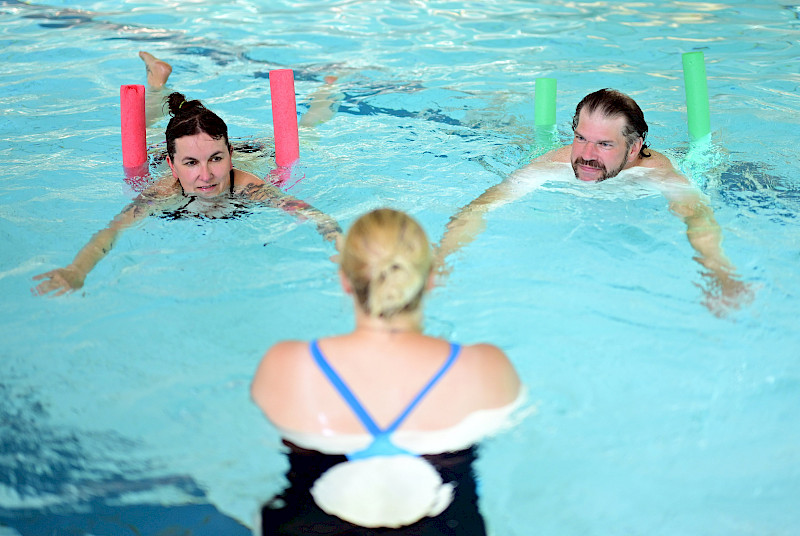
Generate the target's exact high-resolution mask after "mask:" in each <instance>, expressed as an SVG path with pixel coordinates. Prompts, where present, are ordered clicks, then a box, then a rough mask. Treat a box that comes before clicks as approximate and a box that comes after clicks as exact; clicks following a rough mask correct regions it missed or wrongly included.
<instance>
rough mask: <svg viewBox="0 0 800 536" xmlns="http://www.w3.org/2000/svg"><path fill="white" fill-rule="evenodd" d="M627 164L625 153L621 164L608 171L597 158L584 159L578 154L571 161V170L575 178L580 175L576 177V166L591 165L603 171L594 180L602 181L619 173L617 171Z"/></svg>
mask: <svg viewBox="0 0 800 536" xmlns="http://www.w3.org/2000/svg"><path fill="white" fill-rule="evenodd" d="M627 165H628V156H627V155H625V158H623V159H622V164H620V166H619V167H618V168H617V169H614V170H612V171H608V170H607V169H606V167H605V166H604V165H603V164H602V163H601V162H600V161H599V160H584V159H583V158H581V157H580V156H579V157H578V158H576V159H575V161H574V162H572V171H573V172H574V173H575V178H576V179H580V177H578V166H589V167H593V168H595V169H598V170H600V171H602V172H603V173H602V175H600V178H599V179H597V180H596V181H595V182H603V181H604V180H606V179H610V178H611V177H616V176H617V175H619V172H620V171H622V170H623V169H625V166H627Z"/></svg>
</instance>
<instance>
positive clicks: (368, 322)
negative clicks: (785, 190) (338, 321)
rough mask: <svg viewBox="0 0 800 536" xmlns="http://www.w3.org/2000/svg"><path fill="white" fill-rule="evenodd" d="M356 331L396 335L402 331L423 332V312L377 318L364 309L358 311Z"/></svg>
mask: <svg viewBox="0 0 800 536" xmlns="http://www.w3.org/2000/svg"><path fill="white" fill-rule="evenodd" d="M355 332H361V333H383V334H389V335H396V334H400V333H421V332H422V314H421V313H419V312H414V313H406V314H400V315H395V316H393V317H391V318H376V317H374V316H369V315H367V314H366V313H364V312H362V311H356V329H355Z"/></svg>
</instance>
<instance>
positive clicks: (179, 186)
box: [32, 51, 339, 296]
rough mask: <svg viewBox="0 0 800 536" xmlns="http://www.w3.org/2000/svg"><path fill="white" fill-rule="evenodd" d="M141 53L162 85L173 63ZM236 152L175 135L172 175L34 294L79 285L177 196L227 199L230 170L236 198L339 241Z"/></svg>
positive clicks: (153, 81)
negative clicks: (131, 230)
mask: <svg viewBox="0 0 800 536" xmlns="http://www.w3.org/2000/svg"><path fill="white" fill-rule="evenodd" d="M139 57H140V58H141V59H142V61H144V63H145V67H146V71H147V83H148V86H149V87H150V88H151V89H155V90H158V89H161V88H163V87H164V86H165V84H166V83H167V79H168V78H169V75H170V73H171V72H172V67H171V66H170V65H169V64H168V63H166V62H164V61H162V60H159V59H158V58H156V57H155V56H153V55H152V54H150V53H148V52H144V51H142V52H140V53H139ZM148 113H149V110H148ZM232 155H233V151H232V149H231V148H230V146H229V144H228V142H227V140H225V139H223V138H212V137H211V136H209V135H208V134H206V133H204V132H201V133H198V134H194V135H191V136H182V137H180V138H176V139H175V154H174V155H173V156H172V157H167V163H168V165H169V168H170V171H171V175H168V176H166V177H164V178H162V179H160V180H159V181H158V182H156V183H155V184H153V185H151V186H149V187H148V188H147V189H146V190H145V191H144V192H142V193H141V194H140V195H139V196H137V197H136V199H134V201H133V202H132V203H130V204H129V205H128V206H127V207H125V209H123V211H122V212H120V213H119V214H118V215H117V216H116V217H114V219H113V220H112V221H111V222H110V223H109V225H108V226H107V227H106V228H104V229H102V230H100V231H98V232H97V233H95V235H94V236H92V238H91V239H90V240H89V242H88V243H87V244H86V245H85V246H84V247H83V248H81V250H80V251H79V252H78V253H77V255H75V258H74V259H73V261H72V262H71V263H70V264H69V265H67V266H65V267H63V268H56V269H55V270H50V271H49V272H45V273H43V274H40V275H37V276H35V277H34V278H33V279H34V280H35V281H41V282H40V283H39V284H38V285H37V286H36V287H35V288H33V289H32V291H33V293H34V294H36V295H40V296H41V295H47V294H49V295H51V296H61V295H63V294H66V293H69V292H73V291H75V290H78V289H80V288H81V287H83V284H84V282H85V279H86V276H87V275H88V274H89V272H91V270H92V269H93V268H94V267H95V266H96V265H97V263H98V262H100V260H102V259H103V257H105V256H106V254H107V253H108V252H109V251H110V250H111V248H112V247H113V246H114V243H115V242H116V239H117V237H118V236H119V235H120V233H121V232H122V231H124V230H125V229H127V228H128V227H130V226H132V225H134V224H135V223H137V222H138V221H141V220H143V219H145V218H147V217H148V216H150V215H152V214H154V213H156V212H158V211H159V210H161V209H163V208H164V207H165V206H167V205H168V204H169V203H170V201H171V200H174V199H175V198H176V196H182V195H185V196H193V197H196V198H200V199H205V200H209V201H213V200H214V199H215V198H220V199H222V198H224V197H225V196H227V193H228V192H229V191H230V186H231V184H230V180H231V179H230V171H231V170H233V172H234V173H233V181H234V184H233V196H234V197H237V198H244V199H249V200H252V201H257V202H261V203H265V204H267V205H269V206H274V207H277V208H281V209H283V210H285V211H287V212H291V213H293V214H295V215H296V216H298V217H299V218H302V219H310V220H312V221H313V222H314V223H316V225H317V229H318V231H319V232H320V234H322V236H323V237H324V238H325V239H326V240H329V241H332V242H334V243H335V242H336V239H337V237H338V236H339V226H338V224H337V223H336V221H335V220H333V219H332V218H331V217H330V216H328V215H327V214H324V213H323V212H321V211H319V210H317V209H315V208H314V207H312V206H310V205H308V204H307V203H305V202H303V201H301V200H299V199H297V198H295V197H292V196H290V195H287V194H285V193H284V192H283V191H281V190H280V189H279V188H277V187H276V186H274V185H272V184H269V183H266V182H264V181H263V180H261V179H259V178H258V177H256V176H255V175H253V174H252V173H248V172H246V171H243V170H241V169H236V168H234V167H233V162H232Z"/></svg>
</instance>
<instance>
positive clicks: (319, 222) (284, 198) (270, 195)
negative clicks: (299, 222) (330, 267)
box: [242, 183, 342, 244]
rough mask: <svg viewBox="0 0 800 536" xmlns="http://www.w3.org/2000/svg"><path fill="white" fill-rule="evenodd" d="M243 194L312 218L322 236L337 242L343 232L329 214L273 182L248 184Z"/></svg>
mask: <svg viewBox="0 0 800 536" xmlns="http://www.w3.org/2000/svg"><path fill="white" fill-rule="evenodd" d="M242 195H244V196H245V197H247V198H249V199H252V200H253V201H260V202H262V203H264V204H265V205H267V206H270V207H275V208H279V209H281V210H284V211H286V212H289V213H291V214H295V215H297V216H298V217H299V218H301V219H304V220H305V219H309V220H312V221H313V222H314V223H315V224H316V226H317V232H318V233H319V234H320V235H322V238H324V239H325V240H329V241H331V242H333V243H334V244H336V240H337V238H338V237H339V236H340V235H341V234H342V228H341V227H340V226H339V223H338V222H337V221H336V220H335V219H333V218H332V217H331V216H329V215H328V214H325V213H324V212H322V211H321V210H319V209H317V208H314V207H312V206H311V205H309V204H308V203H306V202H305V201H302V200H300V199H297V198H296V197H293V196H291V195H289V194H287V193H285V192H283V191H282V190H281V189H280V188H278V187H277V186H275V185H273V184H269V183H262V184H255V183H254V184H248V185H247V186H246V187H245V189H244V191H243V192H242Z"/></svg>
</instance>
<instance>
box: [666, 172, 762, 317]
mask: <svg viewBox="0 0 800 536" xmlns="http://www.w3.org/2000/svg"><path fill="white" fill-rule="evenodd" d="M660 173H661V176H662V177H663V178H664V179H665V180H664V181H662V184H661V186H662V192H663V194H664V197H666V198H667V201H668V202H669V208H670V211H672V213H673V214H675V215H676V216H678V217H679V218H681V219H682V220H683V222H684V223H685V224H686V237H687V238H688V240H689V244H690V245H691V246H692V248H693V249H694V250H695V252H697V255H696V256H695V257H694V259H695V260H696V261H697V262H698V263H699V264H700V265H702V266H703V267H704V268H705V269H706V270H707V272H706V274H705V275H706V276H708V278H709V284H708V286H706V287H705V288H703V293H704V294H705V302H704V305H705V306H706V307H707V308H708V309H709V310H710V311H711V312H712V313H713V314H715V315H717V316H723V315H724V314H725V313H726V311H727V310H728V309H731V308H735V309H737V308H739V307H741V306H742V305H743V304H744V303H746V302H748V301H750V300H751V299H752V290H751V289H750V287H749V286H748V285H747V284H746V283H744V282H742V281H741V280H740V279H739V276H738V274H737V273H736V267H735V266H734V265H733V263H732V262H731V261H730V260H729V259H728V257H727V256H726V255H725V252H724V251H723V249H722V229H721V228H720V226H719V224H718V223H717V220H716V219H715V218H714V211H713V210H712V209H711V207H710V206H708V204H707V203H706V201H705V199H704V198H703V195H702V194H701V193H700V192H699V191H698V190H697V189H696V188H694V187H693V186H692V185H690V184H689V182H688V181H687V180H686V179H685V178H684V177H683V176H681V175H678V174H677V172H675V171H674V170H673V171H669V170H667V171H664V170H662V171H661V172H660Z"/></svg>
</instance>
